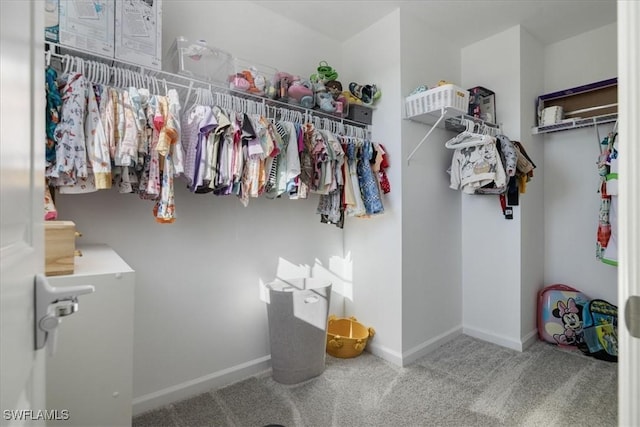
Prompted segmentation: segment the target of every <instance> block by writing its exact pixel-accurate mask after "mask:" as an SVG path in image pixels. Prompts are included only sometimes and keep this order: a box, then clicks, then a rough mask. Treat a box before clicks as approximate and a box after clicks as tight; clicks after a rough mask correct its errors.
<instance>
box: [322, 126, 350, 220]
mask: <svg viewBox="0 0 640 427" xmlns="http://www.w3.org/2000/svg"><path fill="white" fill-rule="evenodd" d="M322 134H323V136H324V140H325V141H326V151H327V158H328V163H329V164H328V165H327V166H326V167H327V169H328V172H327V173H326V175H327V177H326V178H325V179H324V182H325V185H326V186H327V190H328V192H327V194H321V195H320V200H319V202H318V208H317V209H316V213H318V214H320V215H321V217H320V221H321V222H323V223H328V224H335V225H336V226H337V227H338V228H343V227H344V204H343V200H342V194H343V188H344V177H343V173H342V165H343V163H344V151H343V150H342V146H341V145H340V143H339V142H338V140H337V139H336V137H335V136H334V135H333V134H332V133H330V132H326V131H325V132H322Z"/></svg>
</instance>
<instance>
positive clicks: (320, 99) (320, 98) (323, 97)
mask: <svg viewBox="0 0 640 427" xmlns="http://www.w3.org/2000/svg"><path fill="white" fill-rule="evenodd" d="M316 102H317V104H318V106H319V107H320V109H321V110H322V111H324V112H325V113H334V112H335V111H336V101H335V100H334V99H333V96H332V95H331V94H330V93H328V92H319V93H317V94H316Z"/></svg>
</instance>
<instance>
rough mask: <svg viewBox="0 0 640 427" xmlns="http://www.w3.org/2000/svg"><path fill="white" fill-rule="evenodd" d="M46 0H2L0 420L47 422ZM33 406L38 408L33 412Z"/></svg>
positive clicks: (7, 421) (29, 423)
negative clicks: (43, 302) (43, 278)
mask: <svg viewBox="0 0 640 427" xmlns="http://www.w3.org/2000/svg"><path fill="white" fill-rule="evenodd" d="M43 19H44V2H41V1H36V2H32V1H21V0H9V1H7V0H0V34H1V37H0V170H1V174H0V214H1V216H0V271H1V274H2V277H1V280H0V316H1V319H0V320H1V322H0V372H1V373H2V380H1V386H0V409H2V414H1V415H0V425H3V426H4V425H18V426H19V425H32V424H37V425H40V426H42V425H45V423H44V421H42V419H40V420H38V412H37V411H39V410H45V409H46V408H45V398H44V390H45V387H44V384H45V383H44V354H45V352H44V351H37V352H36V351H34V314H33V312H34V304H33V299H34V293H33V288H34V276H35V274H36V273H37V272H43V271H44V252H43V251H44V249H43V236H44V233H43V218H44V202H43V200H44V194H43V190H44V40H43V39H44V36H43V32H44V26H43ZM30 411H32V412H30Z"/></svg>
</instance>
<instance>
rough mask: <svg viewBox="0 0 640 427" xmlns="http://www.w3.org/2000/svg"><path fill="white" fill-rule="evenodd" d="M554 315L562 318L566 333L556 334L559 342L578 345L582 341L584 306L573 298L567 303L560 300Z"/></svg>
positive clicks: (555, 336) (554, 336)
mask: <svg viewBox="0 0 640 427" xmlns="http://www.w3.org/2000/svg"><path fill="white" fill-rule="evenodd" d="M552 314H553V315H554V317H557V318H559V319H562V322H563V323H564V333H563V334H554V335H553V338H555V340H556V342H557V343H558V344H563V345H576V344H577V343H579V342H581V341H582V306H581V305H579V304H576V301H575V300H574V299H573V298H569V299H568V300H567V304H566V305H565V303H564V302H562V301H558V308H556V309H554V310H553V312H552Z"/></svg>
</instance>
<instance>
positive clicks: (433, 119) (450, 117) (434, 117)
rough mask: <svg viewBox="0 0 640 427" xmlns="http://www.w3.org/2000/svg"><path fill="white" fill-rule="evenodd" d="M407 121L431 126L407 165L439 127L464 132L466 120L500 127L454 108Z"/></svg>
mask: <svg viewBox="0 0 640 427" xmlns="http://www.w3.org/2000/svg"><path fill="white" fill-rule="evenodd" d="M406 119H407V120H411V121H414V122H418V123H422V124H425V125H429V126H431V128H430V129H429V131H428V132H427V134H426V135H425V136H424V137H423V138H422V140H421V141H420V142H419V143H418V145H416V148H414V149H413V151H412V152H411V153H410V154H409V157H407V163H409V162H410V161H411V159H412V158H413V156H414V154H415V153H416V152H417V151H418V150H419V149H420V147H421V146H422V144H424V142H425V141H426V140H427V139H429V136H431V132H433V130H434V129H436V128H438V127H440V128H444V129H447V130H450V131H454V132H462V131H463V130H464V129H465V126H464V125H463V124H462V121H463V120H464V119H466V120H471V121H474V122H476V123H481V124H484V125H486V126H490V127H498V126H497V125H496V124H494V123H490V122H485V121H483V120H480V119H478V118H477V117H473V116H469V115H468V114H466V113H464V112H462V111H460V110H458V109H457V108H453V107H443V108H441V109H439V110H435V111H430V112H428V113H424V114H419V115H415V116H411V117H406Z"/></svg>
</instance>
